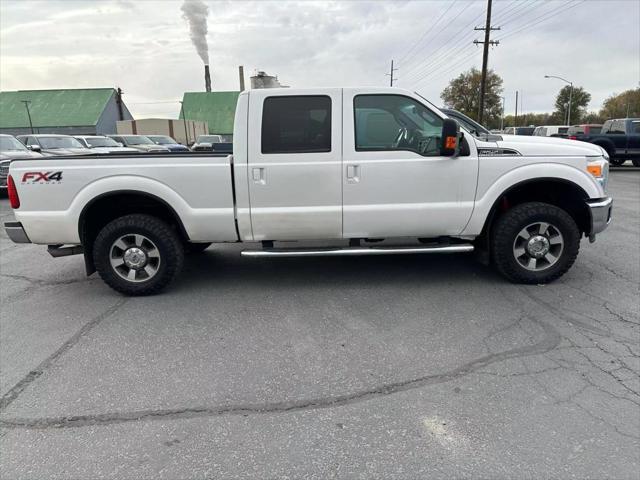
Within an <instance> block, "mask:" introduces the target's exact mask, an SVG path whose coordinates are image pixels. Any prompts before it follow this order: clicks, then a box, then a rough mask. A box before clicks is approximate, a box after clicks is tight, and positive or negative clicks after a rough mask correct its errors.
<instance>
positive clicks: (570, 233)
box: [491, 202, 580, 284]
mask: <svg viewBox="0 0 640 480" xmlns="http://www.w3.org/2000/svg"><path fill="white" fill-rule="evenodd" d="M491 239H492V252H493V262H494V265H495V266H496V268H497V270H498V271H499V272H500V273H502V274H503V275H504V276H505V277H507V278H508V279H509V280H511V281H513V282H517V283H526V284H541V283H548V282H552V281H553V280H556V279H557V278H560V277H561V276H562V275H564V274H565V273H566V272H567V271H568V270H569V268H571V266H572V265H573V263H574V262H575V260H576V257H577V256H578V251H579V250H580V230H579V229H578V226H577V225H576V222H575V221H574V220H573V218H572V217H571V216H570V215H569V214H568V213H567V212H566V211H564V210H562V209H561V208H558V207H556V206H554V205H550V204H547V203H541V202H529V203H523V204H520V205H516V206H515V207H513V208H512V209H510V210H508V211H507V212H505V213H504V214H503V215H502V216H500V217H499V218H498V220H497V221H496V224H495V226H494V228H493V232H492V237H491Z"/></svg>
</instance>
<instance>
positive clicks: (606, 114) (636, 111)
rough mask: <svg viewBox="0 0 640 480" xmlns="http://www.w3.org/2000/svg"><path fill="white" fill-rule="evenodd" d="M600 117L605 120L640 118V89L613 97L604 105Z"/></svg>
mask: <svg viewBox="0 0 640 480" xmlns="http://www.w3.org/2000/svg"><path fill="white" fill-rule="evenodd" d="M600 116H601V117H602V118H603V119H605V120H606V119H609V118H624V117H640V87H638V88H634V89H631V90H626V91H624V92H622V93H619V94H616V93H614V94H613V95H611V96H610V97H609V98H607V99H606V100H605V101H604V103H603V104H602V109H601V110H600Z"/></svg>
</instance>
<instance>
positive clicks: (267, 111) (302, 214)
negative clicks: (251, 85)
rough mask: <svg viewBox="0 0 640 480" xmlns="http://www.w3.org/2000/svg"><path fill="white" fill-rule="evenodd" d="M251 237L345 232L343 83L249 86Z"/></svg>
mask: <svg viewBox="0 0 640 480" xmlns="http://www.w3.org/2000/svg"><path fill="white" fill-rule="evenodd" d="M247 145H248V152H247V153H248V172H247V173H248V182H249V204H250V212H251V228H252V232H253V238H254V240H299V239H326V238H341V237H342V182H341V164H342V90H341V89H324V90H323V89H317V90H313V92H312V93H310V92H307V91H304V90H301V91H296V90H293V89H292V90H269V89H264V90H251V92H250V94H249V115H248V141H247Z"/></svg>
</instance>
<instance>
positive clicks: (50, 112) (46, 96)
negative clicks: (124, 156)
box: [0, 88, 133, 135]
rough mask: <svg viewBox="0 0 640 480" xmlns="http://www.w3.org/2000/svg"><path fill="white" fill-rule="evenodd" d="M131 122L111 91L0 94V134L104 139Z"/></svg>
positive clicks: (117, 94) (117, 93) (118, 96)
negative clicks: (121, 123) (118, 125)
mask: <svg viewBox="0 0 640 480" xmlns="http://www.w3.org/2000/svg"><path fill="white" fill-rule="evenodd" d="M131 119H133V117H132V116H131V113H130V112H129V109H128V108H127V107H126V105H125V104H124V102H123V101H122V92H121V91H120V90H119V89H118V90H116V89H115V88H79V89H65V90H18V91H15V92H0V133H8V134H11V135H22V134H28V133H31V131H32V129H33V132H34V133H61V134H68V135H71V134H76V135H105V134H110V133H116V122H117V121H118V120H131Z"/></svg>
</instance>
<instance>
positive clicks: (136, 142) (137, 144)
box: [108, 135, 171, 153]
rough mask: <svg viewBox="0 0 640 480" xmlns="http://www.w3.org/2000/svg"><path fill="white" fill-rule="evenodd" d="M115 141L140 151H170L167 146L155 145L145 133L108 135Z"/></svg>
mask: <svg viewBox="0 0 640 480" xmlns="http://www.w3.org/2000/svg"><path fill="white" fill-rule="evenodd" d="M108 136H109V137H110V138H112V139H114V140H115V141H116V142H120V143H121V144H122V145H124V146H125V147H131V148H135V149H136V150H139V151H141V152H156V153H160V152H170V151H171V150H169V149H168V148H167V147H165V146H163V145H157V144H156V143H154V141H153V140H151V139H150V138H148V137H146V136H145V135H108Z"/></svg>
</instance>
